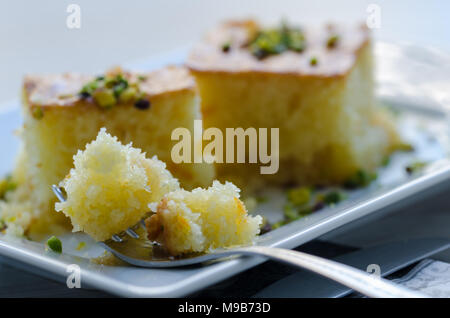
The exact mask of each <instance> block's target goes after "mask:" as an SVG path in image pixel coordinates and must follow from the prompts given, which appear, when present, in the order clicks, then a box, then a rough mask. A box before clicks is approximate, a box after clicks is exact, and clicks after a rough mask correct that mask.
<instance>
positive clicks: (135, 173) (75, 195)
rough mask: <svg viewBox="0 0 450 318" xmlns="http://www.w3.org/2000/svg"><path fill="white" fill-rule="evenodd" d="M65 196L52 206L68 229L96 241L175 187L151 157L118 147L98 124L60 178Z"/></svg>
mask: <svg viewBox="0 0 450 318" xmlns="http://www.w3.org/2000/svg"><path fill="white" fill-rule="evenodd" d="M59 185H60V187H62V188H63V189H64V190H65V192H66V195H67V200H66V201H65V202H57V203H56V204H55V209H56V211H60V212H63V213H64V214H65V215H66V216H68V217H69V218H70V220H71V222H72V225H73V231H74V232H76V231H84V232H86V233H87V234H89V235H90V236H91V237H93V238H94V239H96V240H97V241H103V240H106V239H109V238H111V236H112V235H113V234H117V233H120V232H121V231H124V230H125V229H127V228H128V227H130V226H133V225H135V224H136V223H137V222H139V221H140V220H141V219H142V218H143V217H144V215H145V214H146V213H148V212H149V209H148V205H149V204H150V203H155V202H156V203H157V202H159V201H160V200H161V198H162V197H163V196H164V195H165V194H167V193H169V192H171V191H175V190H178V189H179V188H180V186H179V182H178V180H177V179H175V178H174V177H173V176H172V175H171V174H170V172H169V171H168V170H167V169H166V165H165V163H163V162H162V161H160V160H158V158H156V156H154V157H153V158H151V159H147V158H146V157H145V154H144V153H142V152H141V150H140V149H137V148H133V147H132V145H131V143H130V144H128V145H122V144H121V143H120V142H119V141H118V140H117V137H112V136H111V135H110V134H108V133H107V132H106V129H105V128H102V129H101V130H100V132H99V134H98V136H97V138H96V139H95V140H94V141H92V142H91V143H89V144H87V145H86V149H85V150H83V151H81V150H79V151H78V153H77V154H76V155H75V156H74V168H73V169H71V170H70V173H69V174H68V176H67V177H66V178H65V179H64V180H63V181H61V182H60V184H59Z"/></svg>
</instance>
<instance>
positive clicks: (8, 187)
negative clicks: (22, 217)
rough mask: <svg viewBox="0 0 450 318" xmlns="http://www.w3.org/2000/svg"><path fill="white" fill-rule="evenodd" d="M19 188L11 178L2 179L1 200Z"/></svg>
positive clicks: (0, 180) (0, 182)
mask: <svg viewBox="0 0 450 318" xmlns="http://www.w3.org/2000/svg"><path fill="white" fill-rule="evenodd" d="M16 188H17V183H15V182H14V181H13V180H12V177H11V176H6V177H5V178H3V179H0V200H3V199H4V198H5V195H6V193H7V192H9V191H14V190H15V189H16Z"/></svg>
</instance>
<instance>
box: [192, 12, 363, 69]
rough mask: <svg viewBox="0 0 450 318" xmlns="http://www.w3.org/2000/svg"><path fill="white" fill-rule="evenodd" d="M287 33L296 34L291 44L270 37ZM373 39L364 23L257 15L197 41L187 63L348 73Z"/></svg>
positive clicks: (204, 66)
mask: <svg viewBox="0 0 450 318" xmlns="http://www.w3.org/2000/svg"><path fill="white" fill-rule="evenodd" d="M284 30H288V31H287V32H284ZM284 36H287V37H288V39H290V38H292V40H289V41H290V42H288V43H292V46H289V47H288V48H287V49H286V48H284V49H283V47H282V46H281V49H280V47H279V46H276V45H273V43H270V41H272V42H273V39H274V38H275V39H278V38H281V39H283V37H284ZM277 37H278V38H277ZM369 41H370V33H369V30H368V29H367V27H365V26H363V25H358V26H353V27H349V26H339V25H333V24H329V25H326V26H324V27H321V28H308V29H304V28H294V27H291V26H286V25H285V26H280V27H278V28H273V29H264V28H261V27H260V25H258V24H257V23H256V22H255V21H253V20H244V21H229V22H225V23H223V24H222V25H220V26H219V27H217V28H216V29H214V30H212V31H211V32H210V33H208V34H207V36H206V37H205V39H204V41H203V42H201V43H199V44H198V45H196V46H195V47H194V49H193V50H192V52H191V54H190V56H189V58H188V61H187V66H188V67H189V68H190V69H191V70H192V71H194V72H211V73H222V72H223V73H250V72H259V73H268V74H293V75H299V76H325V77H331V76H339V75H345V74H347V73H348V71H349V70H350V69H351V68H352V67H353V65H354V64H355V61H356V59H357V57H358V53H359V52H360V50H361V48H363V47H364V46H365V45H366V44H368V43H369ZM268 42H269V43H268ZM275 42H276V40H275ZM277 51H281V52H280V53H276V52H277Z"/></svg>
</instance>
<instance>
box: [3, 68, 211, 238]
mask: <svg viewBox="0 0 450 318" xmlns="http://www.w3.org/2000/svg"><path fill="white" fill-rule="evenodd" d="M23 114H24V126H23V130H22V132H21V136H22V139H23V151H22V153H21V155H20V158H21V159H20V160H19V161H18V166H17V168H16V171H15V172H14V173H13V179H14V181H15V182H16V183H17V184H18V188H17V189H16V191H14V192H11V193H10V194H9V197H8V200H7V201H8V202H6V203H3V204H2V206H3V207H2V208H1V213H2V215H3V219H6V218H8V219H11V220H14V221H16V219H17V217H16V216H17V215H18V214H19V212H20V214H21V215H22V214H23V217H22V218H21V219H22V220H23V222H21V227H22V228H25V229H26V228H27V227H28V226H27V224H28V225H30V224H31V225H32V226H33V227H34V228H35V229H36V230H37V231H38V230H39V229H40V228H44V230H48V229H46V227H47V226H49V224H53V223H63V224H67V223H68V222H67V221H66V220H65V218H64V217H63V215H62V214H61V213H55V212H54V202H55V197H54V194H53V193H52V191H51V185H52V184H57V183H58V182H59V181H60V180H62V179H63V178H64V177H65V176H66V175H67V174H68V173H69V170H70V169H71V168H72V166H73V156H74V155H75V154H76V153H77V151H78V149H83V148H84V146H85V145H86V143H88V142H90V141H91V140H93V139H94V138H95V137H96V135H97V133H98V131H99V129H100V128H101V127H105V128H106V129H107V130H108V132H109V133H111V134H112V135H114V136H117V138H118V140H119V141H120V142H122V143H124V144H128V143H130V142H133V145H134V146H135V147H138V148H140V149H142V151H143V152H145V153H146V154H147V156H154V155H156V156H157V157H158V159H160V160H162V161H164V162H165V163H166V164H167V168H168V170H169V171H170V172H171V173H172V174H173V175H174V176H175V177H177V178H178V179H179V180H180V183H181V184H182V185H183V186H184V187H186V188H193V187H196V186H204V185H209V184H210V183H211V182H212V180H213V178H214V167H213V166H212V165H208V164H202V163H195V164H189V163H183V164H175V163H174V162H173V161H172V160H171V149H172V146H173V145H174V144H175V143H176V141H172V140H171V133H172V131H173V130H174V129H175V128H178V127H184V128H187V129H188V130H190V131H192V130H193V127H194V119H200V118H201V114H200V106H199V98H198V95H197V92H196V87H195V82H194V80H193V78H192V77H191V76H190V75H189V72H188V71H187V70H186V69H185V68H182V67H166V68H164V69H161V70H157V71H154V72H150V73H145V74H135V73H130V72H125V71H123V70H121V69H119V68H117V69H112V70H110V71H109V72H107V73H106V74H104V75H102V76H99V77H93V76H87V75H81V74H74V73H67V74H58V75H44V76H26V77H25V80H24V87H23ZM6 222H7V223H12V222H8V221H6Z"/></svg>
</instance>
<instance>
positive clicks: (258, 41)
mask: <svg viewBox="0 0 450 318" xmlns="http://www.w3.org/2000/svg"><path fill="white" fill-rule="evenodd" d="M248 47H249V49H250V52H252V54H253V55H254V56H255V57H256V58H258V59H263V58H265V57H267V56H270V55H275V54H281V53H283V52H285V51H287V50H291V51H295V52H302V51H303V50H304V49H305V47H306V41H305V36H304V34H303V32H302V31H301V30H300V29H294V28H289V27H288V26H287V25H286V24H283V25H282V26H281V27H280V28H275V29H266V30H261V31H259V32H258V33H257V34H256V37H255V38H254V39H252V40H251V41H250V43H249V45H248Z"/></svg>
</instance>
